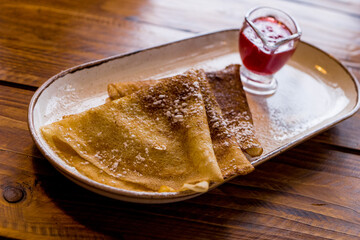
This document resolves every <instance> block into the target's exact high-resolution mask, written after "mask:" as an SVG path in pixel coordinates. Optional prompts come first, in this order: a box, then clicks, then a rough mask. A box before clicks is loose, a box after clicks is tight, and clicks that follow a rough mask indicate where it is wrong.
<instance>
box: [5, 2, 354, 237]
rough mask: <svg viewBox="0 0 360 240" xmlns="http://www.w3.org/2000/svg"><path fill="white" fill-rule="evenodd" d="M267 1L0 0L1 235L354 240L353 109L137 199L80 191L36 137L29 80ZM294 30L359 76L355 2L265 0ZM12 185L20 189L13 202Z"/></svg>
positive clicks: (222, 22) (190, 30)
mask: <svg viewBox="0 0 360 240" xmlns="http://www.w3.org/2000/svg"><path fill="white" fill-rule="evenodd" d="M256 5H269V3H268V2H266V1H264V0H254V1H250V0H243V1H236V0H226V1H220V0H209V1H205V0H199V1H189V0H185V1H177V2H173V1H165V0H152V1H145V0H121V1H114V0H104V1H100V0H89V1H69V0H55V1H47V0H38V1H26V0H12V1H9V0H4V1H1V2H0V6H1V9H2V14H1V15H0V56H1V57H0V238H3V237H5V238H13V239H359V236H360V202H359V193H360V161H359V160H360V112H358V113H356V114H355V115H354V116H353V117H351V118H349V119H347V120H345V121H344V122H342V123H340V124H338V125H336V126H334V127H333V128H331V129H329V130H328V131H325V132H324V133H322V134H319V135H318V136H316V137H314V138H312V139H310V140H309V141H306V142H305V143H303V144H301V145H299V146H297V147H295V148H293V149H291V150H289V151H287V152H285V153H283V154H281V155H279V156H277V157H275V158H274V159H271V160H270V161H268V162H266V163H264V164H262V165H260V166H259V167H257V169H256V170H255V172H253V173H252V174H250V175H247V176H244V177H237V178H235V179H233V180H232V181H230V182H229V183H226V184H224V185H222V186H220V187H219V188H217V189H215V190H213V191H211V192H209V193H206V194H204V195H202V196H200V197H197V198H194V199H190V200H188V201H183V202H179V203H173V204H163V205H140V204H132V203H126V202H121V201H116V200H112V199H109V198H105V197H102V196H99V195H97V194H94V193H92V192H89V191H87V190H85V189H83V188H81V187H79V186H77V185H76V184H74V183H73V182H71V181H69V180H67V179H66V178H65V177H63V176H62V175H61V174H60V173H58V172H57V171H56V170H55V169H54V168H53V167H52V166H51V165H50V164H49V163H48V161H47V160H45V159H44V157H43V156H42V155H41V153H40V152H39V150H38V149H37V148H36V146H35V145H34V143H33V141H32V139H31V136H30V133H29V131H28V127H27V108H28V104H29V102H30V99H31V97H32V95H33V94H34V91H35V90H36V88H37V87H39V86H40V85H41V84H42V83H43V82H44V81H46V80H47V79H48V78H49V77H51V76H52V75H54V74H56V73H58V72H60V71H61V70H64V69H67V68H69V67H72V66H74V65H77V64H81V63H84V62H88V61H92V60H96V59H101V58H104V57H108V56H112V55H115V54H121V53H125V52H129V51H133V50H138V49H141V48H145V47H151V46H153V45H157V44H162V43H165V42H169V41H174V40H178V39H182V38H186V37H189V36H193V35H195V34H198V33H201V32H207V31H215V30H219V29H224V28H233V27H239V26H240V25H241V22H242V18H243V15H244V13H245V12H246V11H247V10H248V9H249V8H251V7H254V6H256ZM271 5H272V6H276V7H280V8H282V9H285V10H286V11H288V12H290V13H291V14H292V15H294V16H295V17H296V18H297V20H298V21H299V22H300V24H301V26H302V28H303V31H304V35H303V38H302V39H303V40H305V41H307V42H309V43H311V44H314V45H315V46H317V47H319V48H321V49H323V50H325V51H327V52H329V53H330V54H332V55H333V56H335V57H337V58H339V59H340V60H341V61H342V62H343V63H344V64H346V66H347V67H348V69H349V70H350V71H351V72H352V73H353V75H354V76H355V77H356V78H358V79H360V42H359V37H360V27H359V26H360V24H359V23H360V4H359V2H358V1H356V0H338V1H335V0H320V1H316V2H314V1H310V0H296V1H286V0H274V1H272V2H271ZM9 189H10V190H11V189H17V190H19V191H21V193H23V198H21V196H20V198H21V199H20V201H18V202H16V203H10V202H8V201H6V200H5V198H4V197H3V195H4V194H5V193H10V195H11V192H9Z"/></svg>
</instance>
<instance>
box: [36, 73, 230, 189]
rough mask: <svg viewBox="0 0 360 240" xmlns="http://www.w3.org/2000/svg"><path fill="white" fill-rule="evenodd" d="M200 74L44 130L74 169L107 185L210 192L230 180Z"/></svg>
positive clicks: (169, 81)
mask: <svg viewBox="0 0 360 240" xmlns="http://www.w3.org/2000/svg"><path fill="white" fill-rule="evenodd" d="M204 78H205V75H204V74H203V73H201V72H199V71H197V72H193V71H192V72H187V73H186V74H182V75H177V76H175V77H171V78H167V79H164V80H163V81H160V82H158V83H156V84H153V85H151V86H150V87H147V88H143V89H140V90H139V91H136V92H134V93H133V94H130V95H128V96H125V97H123V98H119V99H117V100H114V101H111V102H108V103H106V104H104V105H101V106H99V107H95V108H92V109H90V110H87V111H85V112H82V113H80V114H75V115H71V116H68V117H65V118H63V119H62V120H60V121H58V122H54V123H52V124H49V125H46V126H43V127H41V132H42V134H43V137H44V139H45V140H46V141H47V143H48V144H49V146H50V147H51V148H52V149H53V150H54V151H55V152H56V153H57V154H58V155H59V157H60V158H62V159H63V160H64V161H65V162H66V163H68V164H69V165H70V166H73V167H75V168H76V169H77V170H78V171H79V172H81V173H82V174H84V175H86V176H88V177H89V178H91V179H93V180H95V181H98V182H100V183H104V184H108V185H110V186H115V187H119V188H123V189H129V190H137V191H160V192H162V191H182V190H187V189H192V190H194V191H206V190H207V189H208V186H209V183H211V182H221V181H223V176H222V174H221V170H220V168H219V165H218V163H217V161H216V157H215V154H214V151H213V143H212V140H211V137H210V131H209V125H208V120H207V115H206V110H205V105H204V100H203V95H202V93H201V90H200V84H199V82H200V81H202V80H203V79H204Z"/></svg>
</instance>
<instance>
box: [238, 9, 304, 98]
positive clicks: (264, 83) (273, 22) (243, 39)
mask: <svg viewBox="0 0 360 240" xmlns="http://www.w3.org/2000/svg"><path fill="white" fill-rule="evenodd" d="M300 36H301V30H300V27H299V25H298V24H297V23H296V21H295V19H294V18H292V17H290V15H289V14H287V13H285V12H283V11H281V10H279V9H275V8H270V7H258V8H255V9H252V10H250V11H249V12H248V13H247V14H246V15H245V21H244V24H243V27H242V28H241V30H240V36H239V51H240V57H241V60H242V62H243V66H241V68H240V74H241V80H242V82H243V85H244V89H245V91H247V92H249V93H252V94H257V95H270V94H273V93H275V91H276V89H277V85H278V84H277V81H276V79H275V77H274V74H275V73H276V72H277V71H279V70H280V69H281V68H282V67H283V66H284V65H285V63H286V62H287V60H289V58H290V57H291V55H292V54H293V53H294V52H295V49H296V45H297V43H298V41H299V40H300Z"/></svg>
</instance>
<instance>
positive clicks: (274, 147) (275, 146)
mask: <svg viewBox="0 0 360 240" xmlns="http://www.w3.org/2000/svg"><path fill="white" fill-rule="evenodd" d="M238 31H239V30H238V29H231V30H224V31H220V32H215V33H209V34H204V35H200V36H196V37H193V38H189V39H185V40H181V41H177V42H173V43H168V44H165V45H161V46H157V47H153V48H149V49H145V50H141V51H137V52H132V53H128V54H124V55H119V56H114V57H110V58H106V59H103V60H99V61H95V62H90V63H87V64H83V65H80V66H77V67H74V68H71V69H68V70H66V71H64V72H61V73H59V74H58V75H56V76H54V77H52V78H51V79H49V80H48V81H46V82H45V83H44V84H43V85H42V86H41V87H40V88H39V89H38V90H37V91H36V93H35V94H34V96H33V98H32V100H31V103H30V106H29V116H28V117H29V128H30V132H31V134H32V137H33V139H34V141H35V143H36V145H37V146H38V147H39V149H40V150H41V152H42V153H43V154H44V156H45V157H46V158H47V159H48V160H49V161H50V163H51V164H52V165H54V167H56V168H57V169H58V170H59V171H60V172H61V173H62V174H64V175H65V176H66V177H68V178H69V179H70V180H72V181H74V182H75V183H77V184H79V185H81V186H83V187H85V188H87V189H89V190H91V191H94V192H96V193H99V194H102V195H105V196H108V197H111V198H115V199H120V200H125V201H132V202H141V203H166V202H175V201H181V200H185V199H188V198H192V197H195V196H198V195H200V193H192V192H181V193H144V192H133V191H127V190H122V189H117V188H114V187H110V186H107V185H104V184H100V183H98V182H95V181H93V180H91V179H89V178H87V177H85V176H83V175H81V174H80V173H79V172H78V171H77V170H76V169H75V168H73V167H71V166H69V165H67V164H65V162H64V161H62V160H61V159H60V158H59V157H58V156H57V155H56V154H55V153H54V152H53V151H52V150H51V149H50V147H49V146H48V145H47V143H46V142H45V141H44V139H43V138H42V136H41V134H40V131H39V128H40V127H41V126H43V125H46V124H49V123H52V122H54V121H57V120H60V119H61V118H62V117H63V116H64V115H69V114H75V113H79V112H82V111H84V110H87V109H89V108H92V107H95V106H98V105H100V104H103V103H105V100H106V98H107V92H106V89H107V85H108V84H109V83H113V82H118V81H141V80H145V79H148V78H160V77H165V76H171V75H175V74H178V73H181V72H184V71H185V70H187V69H189V68H203V69H204V70H206V71H213V70H219V69H222V68H224V67H225V66H227V65H229V64H232V63H241V61H240V57H239V54H238V43H237V39H238ZM276 78H277V80H278V82H279V88H278V90H277V92H276V93H275V94H274V95H272V96H268V97H259V96H254V95H248V96H247V97H248V101H249V105H250V109H251V111H252V114H253V118H254V125H255V129H256V131H257V136H258V137H259V140H260V141H261V143H262V144H263V147H264V153H263V155H262V156H260V157H258V158H251V159H250V161H251V162H252V164H253V165H255V166H256V165H258V164H260V163H262V162H264V161H266V160H269V159H270V158H271V157H273V156H275V155H277V154H279V153H281V152H283V151H285V150H287V149H289V148H290V147H292V146H294V145H296V144H299V143H300V142H303V141H305V140H306V139H308V138H310V137H312V136H314V135H315V134H317V133H319V132H321V131H323V130H325V129H327V128H329V127H331V126H333V125H334V124H336V123H338V122H340V121H342V120H344V119H346V118H348V117H350V116H351V115H352V114H354V113H355V112H356V111H357V110H358V109H359V96H358V89H359V86H358V83H357V82H356V81H355V79H354V78H353V77H352V76H351V74H350V73H349V72H348V71H347V70H346V68H345V67H344V66H343V65H341V64H340V63H339V62H338V61H337V60H336V59H334V58H332V57H331V56H330V55H328V54H326V53H324V52H323V51H321V50H319V49H317V48H315V47H313V46H311V45H309V44H307V43H304V42H300V43H299V45H298V48H297V50H296V52H295V54H294V55H293V57H292V58H291V59H290V61H289V62H288V63H287V65H286V66H285V67H284V68H282V69H281V70H280V71H279V72H278V73H277V74H276ZM217 186H218V185H213V186H211V188H215V187H217Z"/></svg>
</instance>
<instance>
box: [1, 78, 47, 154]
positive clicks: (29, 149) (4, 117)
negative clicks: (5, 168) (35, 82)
mask: <svg viewBox="0 0 360 240" xmlns="http://www.w3.org/2000/svg"><path fill="white" fill-rule="evenodd" d="M33 94H34V92H33V91H30V90H24V89H19V88H12V87H8V86H2V85H0V149H3V150H8V151H14V152H18V153H21V154H25V155H29V156H38V157H40V156H42V155H41V153H40V152H39V150H38V149H37V148H36V146H35V144H34V142H33V140H32V138H31V136H30V132H29V130H28V125H27V109H28V105H29V102H30V99H31V97H32V95H33Z"/></svg>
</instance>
